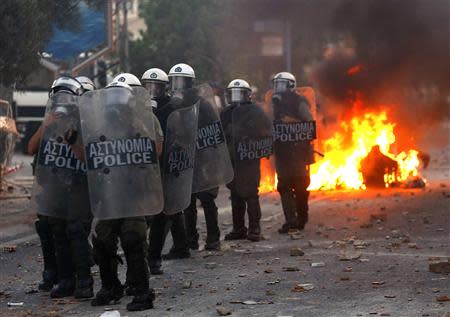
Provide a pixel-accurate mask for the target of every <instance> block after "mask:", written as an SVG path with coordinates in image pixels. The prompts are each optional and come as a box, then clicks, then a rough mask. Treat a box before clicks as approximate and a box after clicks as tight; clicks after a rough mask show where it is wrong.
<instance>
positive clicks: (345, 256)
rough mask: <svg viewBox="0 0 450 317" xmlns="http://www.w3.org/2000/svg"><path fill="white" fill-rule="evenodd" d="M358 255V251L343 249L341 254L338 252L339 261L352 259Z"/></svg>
mask: <svg viewBox="0 0 450 317" xmlns="http://www.w3.org/2000/svg"><path fill="white" fill-rule="evenodd" d="M360 257H361V252H360V251H354V250H343V251H342V252H341V254H339V261H353V260H357V259H359V258H360Z"/></svg>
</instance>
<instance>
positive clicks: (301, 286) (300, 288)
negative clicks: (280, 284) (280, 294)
mask: <svg viewBox="0 0 450 317" xmlns="http://www.w3.org/2000/svg"><path fill="white" fill-rule="evenodd" d="M312 289H314V285H313V284H310V283H306V284H297V285H295V286H294V288H293V289H292V292H307V291H310V290H312Z"/></svg>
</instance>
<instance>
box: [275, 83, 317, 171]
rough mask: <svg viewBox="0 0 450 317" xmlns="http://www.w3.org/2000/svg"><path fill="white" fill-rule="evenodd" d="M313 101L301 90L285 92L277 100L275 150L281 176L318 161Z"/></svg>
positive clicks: (302, 169) (277, 167)
mask: <svg viewBox="0 0 450 317" xmlns="http://www.w3.org/2000/svg"><path fill="white" fill-rule="evenodd" d="M306 92H308V91H306ZM310 97H311V96H310ZM310 99H311V98H310ZM312 101H314V100H312V99H311V101H309V100H308V98H307V97H305V96H304V95H303V93H299V91H297V92H296V93H293V92H285V93H283V94H282V95H281V96H280V98H279V99H278V101H277V102H274V103H273V140H274V153H275V165H276V170H277V173H278V175H279V176H282V177H288V176H290V175H299V174H304V173H305V169H306V166H307V165H310V164H313V163H314V145H313V141H314V140H315V139H316V138H317V135H316V122H315V120H314V118H313V116H312V112H311V105H310V102H312Z"/></svg>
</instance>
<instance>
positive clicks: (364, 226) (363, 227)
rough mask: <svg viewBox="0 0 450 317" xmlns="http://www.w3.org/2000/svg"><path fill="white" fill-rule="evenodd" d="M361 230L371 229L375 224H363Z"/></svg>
mask: <svg viewBox="0 0 450 317" xmlns="http://www.w3.org/2000/svg"><path fill="white" fill-rule="evenodd" d="M359 227H360V228H361V229H369V228H372V227H373V224H371V223H363V224H362V225H360V226H359Z"/></svg>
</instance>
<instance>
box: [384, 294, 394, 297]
mask: <svg viewBox="0 0 450 317" xmlns="http://www.w3.org/2000/svg"><path fill="white" fill-rule="evenodd" d="M396 297H397V296H395V295H391V294H389V295H384V298H396Z"/></svg>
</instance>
